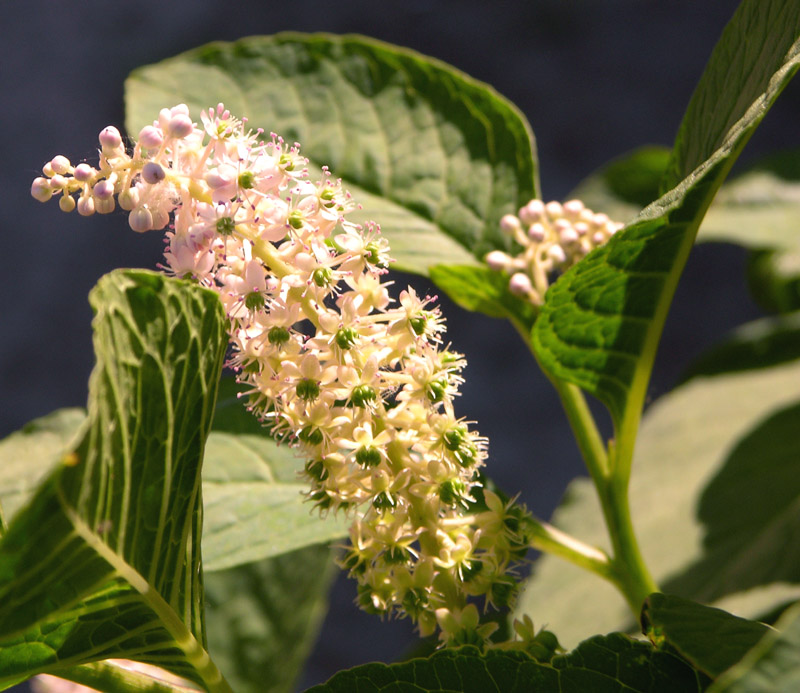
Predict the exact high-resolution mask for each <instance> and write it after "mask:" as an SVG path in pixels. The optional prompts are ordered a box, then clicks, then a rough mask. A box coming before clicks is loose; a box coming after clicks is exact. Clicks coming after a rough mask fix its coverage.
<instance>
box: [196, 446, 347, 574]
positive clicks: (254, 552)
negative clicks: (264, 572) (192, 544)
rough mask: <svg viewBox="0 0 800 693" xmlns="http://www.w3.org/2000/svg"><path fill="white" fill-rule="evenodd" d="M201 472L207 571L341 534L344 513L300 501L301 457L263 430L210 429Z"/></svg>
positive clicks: (303, 488)
mask: <svg viewBox="0 0 800 693" xmlns="http://www.w3.org/2000/svg"><path fill="white" fill-rule="evenodd" d="M205 465H206V468H205V471H204V473H203V495H204V498H205V512H206V524H205V529H204V533H203V556H204V564H205V567H206V569H207V570H220V569H223V568H230V567H232V566H235V565H238V564H241V563H248V562H250V561H258V560H261V559H263V558H267V557H270V556H278V555H280V554H283V553H287V552H290V551H294V550H295V549H299V548H302V547H303V546H311V545H314V544H322V543H330V542H331V541H333V540H336V539H342V538H344V537H346V536H347V526H348V525H347V522H346V518H344V517H339V516H333V515H329V516H327V517H325V518H320V516H319V513H318V512H314V511H313V510H312V508H311V505H310V504H308V503H306V502H305V496H304V495H303V492H305V491H307V490H308V483H307V482H304V481H303V480H302V479H299V478H298V470H299V469H301V468H302V461H300V460H298V458H297V455H296V453H295V452H294V451H293V450H291V449H290V448H288V447H287V446H285V445H284V446H278V445H277V444H276V443H275V442H274V441H273V440H271V439H269V438H267V437H266V436H265V435H263V434H262V435H260V436H256V435H252V434H236V435H234V434H230V433H223V432H212V434H211V435H210V436H209V438H208V446H207V452H206V462H205Z"/></svg>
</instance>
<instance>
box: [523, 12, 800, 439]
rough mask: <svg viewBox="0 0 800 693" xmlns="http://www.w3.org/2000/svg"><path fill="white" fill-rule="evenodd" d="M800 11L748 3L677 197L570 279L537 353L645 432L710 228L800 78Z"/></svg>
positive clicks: (689, 139)
mask: <svg viewBox="0 0 800 693" xmlns="http://www.w3.org/2000/svg"><path fill="white" fill-rule="evenodd" d="M799 34H800V2H798V1H797V0H792V1H791V2H783V1H781V2H778V1H777V0H745V1H744V2H743V3H742V4H741V5H740V7H739V9H738V10H737V12H736V14H735V15H734V17H733V19H732V20H731V22H730V23H729V24H728V26H727V27H726V29H725V31H724V32H723V35H722V37H721V39H720V41H719V43H718V45H717V47H716V48H715V50H714V52H713V54H712V56H711V59H710V61H709V65H708V67H707V68H706V71H705V73H704V75H703V77H702V78H701V81H700V84H699V85H698V88H697V90H696V91H695V94H694V96H693V97H692V101H691V103H690V105H689V108H688V110H687V113H686V116H685V118H684V121H683V124H682V125H681V129H680V131H679V135H678V138H677V141H676V145H675V148H674V150H673V156H672V159H671V163H670V165H669V167H668V170H667V173H666V175H665V178H664V181H662V185H663V186H664V187H665V189H668V190H669V192H668V193H666V194H665V195H664V196H663V197H661V198H660V199H659V200H657V201H656V202H654V203H653V204H652V205H650V206H649V207H647V208H646V209H645V210H643V212H642V213H641V214H640V215H639V217H637V219H636V220H635V221H634V222H633V223H632V224H630V225H629V226H628V227H627V228H626V229H624V230H623V231H621V232H619V233H618V234H616V235H615V236H614V237H613V238H612V239H611V240H610V241H609V242H608V243H607V244H606V245H604V246H602V247H600V248H598V249H597V250H596V251H594V252H593V253H591V254H589V255H588V256H587V258H586V259H585V260H584V261H582V262H580V263H578V264H577V265H575V266H574V267H573V268H572V269H571V270H569V271H568V272H566V273H565V275H564V276H563V277H561V278H560V279H559V280H558V281H557V282H556V283H555V285H554V286H553V287H552V288H551V289H550V291H549V292H548V294H547V298H546V301H545V305H544V307H543V308H542V312H541V314H540V315H539V318H538V319H537V321H536V325H535V326H534V329H533V334H532V338H533V345H534V348H535V349H536V352H537V354H538V356H539V360H540V362H541V363H542V365H543V367H544V368H545V369H546V370H547V371H548V372H549V373H550V375H551V376H554V377H556V378H560V379H564V380H567V381H569V382H572V383H574V384H576V385H578V386H580V387H581V388H583V389H585V390H586V391H588V392H589V393H591V394H593V395H594V396H596V397H598V398H599V399H600V400H601V401H603V402H604V403H605V404H606V406H607V407H608V408H609V410H610V412H611V414H612V416H613V418H614V421H615V423H616V427H617V434H618V436H619V438H620V439H621V444H622V445H629V444H630V441H629V440H628V438H629V437H630V435H631V434H632V432H633V431H635V428H636V425H637V422H638V417H639V413H640V411H641V408H642V405H643V402H644V397H645V393H646V388H647V383H648V381H649V377H650V371H651V369H652V363H653V360H654V358H655V352H656V348H657V344H658V340H659V337H660V334H661V330H662V328H663V324H664V320H665V318H666V314H667V310H668V308H669V304H670V302H671V300H672V296H673V294H674V290H675V286H676V285H677V281H678V278H679V276H680V273H681V271H682V269H683V266H684V264H685V261H686V258H687V257H688V253H689V250H690V248H691V246H692V243H693V242H694V237H695V234H696V232H697V229H698V226H699V224H700V221H701V219H702V217H703V214H704V213H705V210H706V209H707V207H708V205H709V204H710V202H711V200H712V199H713V197H714V194H715V192H716V190H717V189H718V187H719V186H720V184H721V183H722V181H723V179H724V178H725V176H726V175H727V173H728V171H729V169H730V167H731V165H732V164H733V162H734V161H735V159H736V158H737V156H738V155H739V153H740V151H741V149H742V148H743V146H744V144H745V143H746V141H747V140H748V139H749V137H750V135H751V134H752V133H753V131H754V130H755V128H756V126H757V125H758V124H759V123H760V121H761V119H762V118H763V117H764V115H765V114H766V112H767V110H768V109H769V107H770V106H771V105H772V103H773V102H774V101H775V99H776V98H777V96H778V95H779V94H780V92H781V91H782V89H783V88H784V86H785V85H786V83H787V82H788V80H789V79H790V78H791V77H792V76H793V74H794V72H795V71H796V70H797V67H798V64H799V63H798V61H800V56H798V44H797V43H796V42H797V37H798V35H799Z"/></svg>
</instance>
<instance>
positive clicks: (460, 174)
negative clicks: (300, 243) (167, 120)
mask: <svg viewBox="0 0 800 693" xmlns="http://www.w3.org/2000/svg"><path fill="white" fill-rule="evenodd" d="M181 101H182V102H185V103H186V104H188V105H189V107H190V108H191V110H192V113H193V114H194V117H195V118H197V117H198V116H199V113H200V109H204V108H206V109H207V108H209V107H212V106H216V104H217V102H219V101H222V102H224V103H225V105H226V106H227V107H228V108H229V109H231V112H232V113H234V114H235V115H237V116H246V117H247V118H248V119H249V123H250V124H252V126H253V127H263V128H264V129H265V130H266V131H267V132H270V131H274V132H277V133H278V134H280V135H282V136H283V137H284V138H286V139H287V140H288V141H294V140H297V141H299V142H300V143H301V145H302V152H303V154H304V155H305V156H307V157H309V158H310V160H311V163H312V165H313V166H314V167H316V168H320V167H322V166H328V167H330V170H331V171H332V172H333V174H334V175H335V176H336V177H340V178H342V179H343V181H344V183H345V185H346V187H347V188H348V189H349V190H351V191H352V192H353V194H354V196H355V198H356V199H357V201H358V202H360V203H361V204H362V205H363V206H364V211H363V215H361V217H354V218H363V219H374V220H375V221H376V222H378V223H379V224H380V226H381V228H382V230H383V232H384V233H385V235H386V236H387V238H388V239H389V242H390V244H391V246H392V255H393V257H394V258H395V259H396V260H397V267H398V268H399V269H404V270H409V271H414V272H420V273H426V272H427V269H428V267H429V266H431V265H434V264H454V265H459V264H461V265H463V264H476V258H481V257H482V256H483V255H484V254H485V253H486V252H487V251H489V250H491V249H492V248H495V247H500V246H504V245H505V243H506V240H505V239H503V238H502V236H501V234H500V230H499V227H498V222H499V220H500V218H501V217H502V215H503V214H506V213H508V212H514V211H516V210H517V209H518V208H519V207H520V206H521V205H522V204H524V203H525V202H527V201H528V200H529V199H530V198H532V197H534V196H535V194H534V193H535V191H536V189H537V188H536V186H537V183H536V175H537V171H536V160H535V154H534V151H533V147H534V144H533V136H532V134H531V131H530V128H529V126H528V124H527V122H526V120H525V119H524V117H523V116H522V115H521V114H520V113H519V111H518V110H517V109H516V108H515V107H514V106H513V105H512V104H510V103H509V102H508V101H506V100H505V99H503V98H502V97H501V96H499V95H498V94H497V93H496V92H495V91H494V90H492V89H491V88H490V87H488V86H486V85H484V84H481V83H480V82H477V81H476V80H473V79H471V78H469V77H467V76H466V75H464V74H462V73H461V72H459V71H457V70H455V69H454V68H452V67H449V66H447V65H445V64H443V63H441V62H439V61H437V60H433V59H431V58H426V57H424V56H421V55H419V54H417V53H414V52H412V51H410V50H407V49H403V48H398V47H395V46H390V45H388V44H384V43H381V42H378V41H374V40H371V39H367V38H363V37H358V36H341V37H339V36H331V35H325V34H314V35H302V34H278V35H276V36H267V37H253V38H248V39H243V40H241V41H237V42H235V43H212V44H209V45H207V46H203V47H201V48H198V49H196V50H193V51H190V52H188V53H183V54H181V55H179V56H177V57H176V58H173V59H170V60H166V61H164V62H162V63H158V64H156V65H151V66H148V67H143V68H140V69H138V70H136V71H135V72H134V73H133V74H132V75H131V76H130V78H129V79H128V81H127V83H126V109H127V118H126V123H127V128H128V130H129V132H130V133H131V134H132V135H134V136H135V135H136V134H137V133H138V132H139V129H140V128H141V127H142V126H144V125H147V124H149V122H150V121H152V120H153V119H154V118H155V117H156V115H157V114H158V112H159V110H160V109H161V108H164V107H165V106H169V105H172V104H174V103H177V102H181Z"/></svg>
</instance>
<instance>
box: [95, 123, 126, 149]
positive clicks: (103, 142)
mask: <svg viewBox="0 0 800 693" xmlns="http://www.w3.org/2000/svg"><path fill="white" fill-rule="evenodd" d="M98 139H99V140H100V146H102V147H103V152H104V153H105V152H106V150H108V151H112V150H115V149H118V148H119V147H120V146H121V145H122V135H120V134H119V130H117V128H115V127H114V126H113V125H109V126H108V127H105V128H103V129H102V130H101V131H100V136H99V137H98Z"/></svg>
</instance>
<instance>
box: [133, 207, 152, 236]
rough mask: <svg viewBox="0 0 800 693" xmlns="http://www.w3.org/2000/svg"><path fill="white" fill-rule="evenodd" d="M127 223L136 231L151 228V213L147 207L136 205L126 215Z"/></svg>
mask: <svg viewBox="0 0 800 693" xmlns="http://www.w3.org/2000/svg"><path fill="white" fill-rule="evenodd" d="M128 225H129V226H130V227H131V228H132V229H133V230H134V231H137V232H138V233H144V232H145V231H149V230H150V229H152V228H153V215H152V214H150V210H149V209H147V207H137V208H136V209H134V210H133V211H132V212H131V213H130V214H129V215H128Z"/></svg>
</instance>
